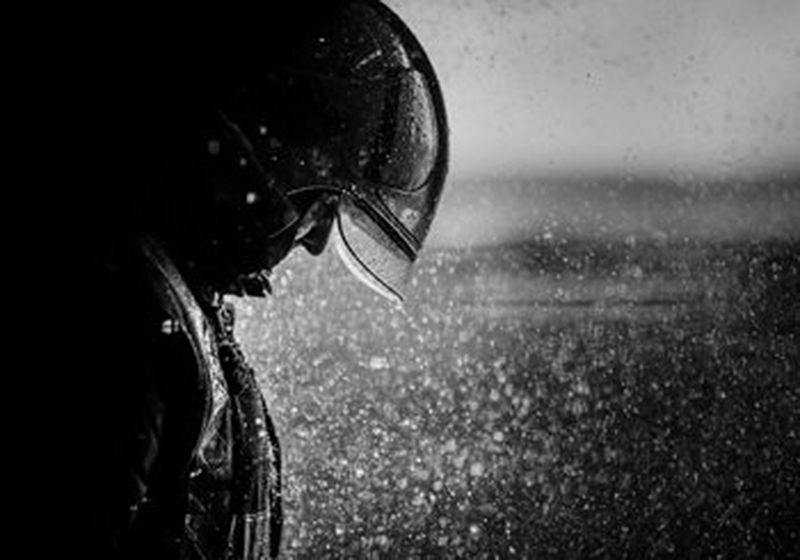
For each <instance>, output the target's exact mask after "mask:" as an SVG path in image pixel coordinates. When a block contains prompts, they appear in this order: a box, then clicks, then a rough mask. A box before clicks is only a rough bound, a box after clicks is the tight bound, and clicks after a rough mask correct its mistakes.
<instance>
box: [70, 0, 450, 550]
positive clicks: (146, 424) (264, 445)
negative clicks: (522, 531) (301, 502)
mask: <svg viewBox="0 0 800 560" xmlns="http://www.w3.org/2000/svg"><path fill="white" fill-rule="evenodd" d="M295 5H296V6H297V7H296V8H294V9H287V10H282V11H280V12H277V11H275V12H273V13H272V14H271V17H270V18H267V19H266V20H261V19H259V18H252V17H251V14H238V15H236V16H234V19H235V21H236V25H235V26H233V27H232V28H233V29H236V31H237V32H236V34H235V36H233V37H230V38H228V37H225V38H224V39H223V38H222V36H221V35H216V36H214V37H215V40H213V41H212V40H206V35H204V34H203V32H202V31H200V32H199V33H196V34H195V35H196V36H194V37H193V38H192V40H191V41H189V40H187V41H185V42H184V43H183V45H189V46H191V48H187V47H184V46H178V47H175V48H170V49H166V48H163V47H164V45H163V44H161V43H159V42H158V40H157V39H155V38H154V37H153V36H147V35H146V34H142V35H141V36H140V37H138V39H139V43H136V44H137V48H136V49H130V50H128V49H120V52H119V53H116V54H117V59H116V60H117V62H118V63H119V62H120V61H124V62H125V64H124V65H118V66H124V67H125V68H126V71H125V72H123V73H114V72H110V73H109V74H104V75H103V77H102V78H101V79H97V78H96V79H94V80H93V82H92V83H93V85H95V86H98V85H102V86H103V87H102V88H100V91H99V92H94V93H95V94H96V95H97V99H101V98H102V102H100V101H98V103H97V104H93V105H92V104H87V107H90V109H91V115H87V116H86V121H85V122H86V123H87V126H89V127H90V128H89V129H88V130H89V132H87V133H86V135H87V137H89V136H91V137H94V138H96V140H97V143H98V144H99V145H98V146H97V147H96V148H95V149H94V150H93V152H92V153H91V154H88V155H87V157H89V159H90V161H91V162H92V169H93V171H92V173H91V174H90V175H89V176H88V177H87V179H86V181H85V183H86V185H87V186H86V188H85V192H86V193H88V195H87V199H86V200H91V202H92V203H93V206H91V209H89V208H90V207H89V206H86V207H85V210H84V211H83V213H82V214H80V215H81V220H79V221H82V222H83V223H81V224H80V229H81V232H82V233H83V234H85V235H83V236H82V237H80V239H81V243H78V244H77V245H79V246H81V247H82V253H83V254H82V258H83V260H78V261H76V262H80V263H81V266H80V267H78V266H77V265H76V264H74V262H73V264H72V266H71V269H72V270H73V271H75V272H74V274H75V275H76V276H77V278H78V281H77V282H75V283H74V284H75V287H74V289H75V291H76V293H75V296H76V298H75V299H76V301H80V302H86V301H93V302H99V303H95V304H94V305H93V306H92V312H91V313H86V312H83V313H82V312H81V311H83V310H81V309H76V310H73V311H75V313H73V314H72V315H75V316H76V317H75V320H74V324H73V328H72V329H70V330H71V332H70V333H67V335H66V336H68V337H72V338H69V340H70V341H71V342H74V344H82V343H84V341H87V340H90V341H91V353H90V354H91V359H90V360H85V361H84V362H85V363H83V364H82V366H83V370H82V372H81V375H80V376H79V379H78V380H77V381H76V388H75V393H76V396H75V405H74V406H75V408H76V409H78V410H79V411H81V412H78V413H77V416H76V418H75V421H76V422H77V423H78V430H77V431H76V432H77V433H80V434H81V436H80V438H78V439H79V441H77V442H75V444H74V445H75V447H76V449H75V450H74V452H75V454H76V456H77V457H80V458H81V468H80V469H79V471H80V472H79V474H78V475H77V480H73V481H72V482H71V484H72V485H74V488H75V489H76V490H77V492H76V495H77V496H78V498H77V499H78V500H79V501H80V503H81V507H82V508H83V510H82V512H83V513H85V515H84V516H83V517H82V518H81V522H80V523H79V525H80V526H79V527H78V528H77V529H76V536H77V537H78V538H79V539H81V540H82V546H83V547H84V549H83V552H84V554H82V557H86V556H87V554H86V553H87V552H89V551H91V552H96V553H97V554H98V555H103V556H105V557H115V555H116V556H119V557H174V558H263V557H266V556H267V555H271V556H274V555H276V554H277V551H278V544H279V539H280V527H281V513H280V452H279V448H278V443H277V438H276V437H275V431H274V428H273V426H272V422H271V420H270V417H269V414H268V412H267V410H266V406H265V404H264V400H263V398H262V396H261V394H260V391H259V388H258V386H257V384H256V381H255V376H254V372H253V370H252V368H250V367H249V366H248V364H247V363H246V361H245V358H244V356H243V354H242V352H241V350H240V349H239V347H238V345H237V343H236V341H235V340H234V338H233V334H232V330H233V328H232V314H231V310H230V309H231V308H230V307H229V306H228V305H226V304H225V300H224V296H225V295H227V294H233V295H239V296H241V295H249V296H264V295H265V293H267V292H271V286H270V283H269V274H270V272H271V270H272V269H273V267H275V266H276V265H277V264H278V263H279V262H280V261H281V260H282V259H283V258H284V257H285V256H286V255H287V254H288V253H289V251H291V250H292V248H294V247H297V246H303V247H305V248H306V249H307V250H308V251H309V252H310V253H311V254H313V255H318V254H319V253H320V252H322V250H323V249H324V248H325V246H326V244H327V240H328V238H329V236H330V235H333V236H334V239H335V242H336V246H337V249H338V251H339V254H340V255H341V256H342V258H343V259H344V261H345V263H346V264H347V266H348V268H349V269H350V270H351V271H353V272H354V273H355V274H356V276H357V277H358V278H359V279H361V280H362V281H364V282H365V283H366V284H367V285H369V286H370V287H371V288H373V289H375V290H376V291H378V292H380V293H382V294H384V295H385V296H387V297H389V298H392V299H399V298H401V293H402V292H401V290H402V286H403V284H404V282H405V281H406V280H407V278H408V275H409V272H410V269H411V266H412V264H413V263H414V261H415V260H416V258H417V255H418V253H419V251H420V249H421V247H422V243H423V241H424V239H425V237H426V235H427V232H428V229H429V227H430V224H431V220H432V219H433V216H434V213H435V210H436V206H437V203H438V200H439V197H440V194H441V191H442V187H443V184H444V180H445V175H446V171H447V161H448V144H447V135H448V129H447V123H446V117H445V110H444V103H443V99H442V95H441V92H440V89H439V84H438V81H437V78H436V75H435V73H434V71H433V68H432V66H431V64H430V62H429V60H428V58H427V56H426V54H425V52H424V51H423V49H422V47H421V46H420V45H419V43H418V42H417V40H416V39H415V38H414V36H413V35H412V34H411V32H410V31H409V30H408V28H407V27H406V26H405V25H404V24H403V22H402V21H401V20H400V19H399V18H398V17H397V16H396V15H395V14H394V13H393V12H391V11H390V10H389V9H388V8H386V7H385V6H384V5H383V4H380V3H379V2H378V1H377V0H342V1H338V2H333V1H330V2H327V3H321V4H320V3H313V10H312V9H311V6H312V3H309V2H305V3H303V2H297V3H295ZM256 20H257V21H256ZM215 24H216V25H217V26H218V27H227V26H228V22H225V23H223V22H221V21H218V22H215ZM125 41H126V39H123V40H119V39H118V43H120V44H123V43H124V44H126V45H127V43H125ZM153 45H157V46H158V47H159V48H155V49H152V52H153V53H157V54H153V55H148V53H150V52H151V51H150V50H149V49H150V48H151V47H153ZM138 46H141V48H138ZM106 54H107V53H106ZM101 94H102V95H101ZM112 109H113V111H114V113H113V114H117V115H119V114H121V115H122V116H121V117H120V118H117V119H113V120H107V119H106V114H107V112H108V113H110V112H111V110H112ZM112 140H113V142H112ZM143 161H147V162H148V165H145V166H143V165H142V162H143ZM120 169H124V170H131V169H136V171H131V172H129V173H127V175H125V174H124V173H119V171H118V170H120ZM106 172H107V173H106ZM112 186H113V187H114V188H112ZM80 205H81V204H80V203H78V204H75V206H80ZM87 332H91V333H92V335H91V337H86V336H85V335H86V333H87ZM79 341H80V342H79Z"/></svg>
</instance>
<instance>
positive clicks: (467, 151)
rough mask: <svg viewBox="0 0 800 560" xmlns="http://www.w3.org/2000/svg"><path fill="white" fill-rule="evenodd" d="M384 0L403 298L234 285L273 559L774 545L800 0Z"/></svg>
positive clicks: (798, 169)
mask: <svg viewBox="0 0 800 560" xmlns="http://www.w3.org/2000/svg"><path fill="white" fill-rule="evenodd" d="M387 3H388V4H389V5H390V6H391V7H392V8H393V9H395V10H396V11H397V12H398V13H399V14H400V16H401V17H402V18H403V19H404V20H405V21H406V22H407V23H408V25H409V26H410V27H411V29H413V30H414V31H415V33H416V34H417V36H418V38H419V39H420V40H421V42H422V43H423V44H424V45H425V46H426V49H427V50H428V53H429V55H430V57H431V59H432V61H433V63H434V66H435V67H436V68H437V70H438V72H439V76H440V79H441V81H442V87H443V89H444V94H445V99H446V101H447V103H448V108H449V117H450V124H451V138H452V164H451V175H450V179H449V182H448V185H447V187H446V190H445V195H444V198H443V200H442V203H441V207H440V213H439V216H438V218H437V221H436V222H435V224H434V229H433V231H432V234H431V238H430V239H429V243H428V244H427V248H426V251H425V252H424V253H423V256H422V258H421V260H420V262H419V263H418V267H417V273H416V275H415V277H414V278H413V280H412V283H411V285H410V286H409V288H408V290H407V294H406V295H407V302H406V304H405V305H404V306H403V307H402V308H397V307H394V306H392V305H391V304H389V303H388V302H385V301H383V300H381V299H380V298H379V297H378V296H374V295H373V294H371V293H368V292H367V291H366V290H364V289H362V288H361V287H360V286H359V285H358V284H357V282H356V281H355V280H354V279H352V278H350V277H349V276H348V274H347V272H346V271H345V270H344V267H343V266H341V265H340V264H339V262H338V261H337V260H336V257H335V256H334V255H331V254H329V253H326V254H325V255H323V256H322V257H321V258H318V259H313V258H311V257H309V256H307V255H304V254H295V255H293V256H292V257H291V258H290V259H289V261H288V262H287V263H286V264H285V265H284V266H282V267H281V268H280V269H278V270H277V271H276V276H275V282H274V283H275V286H276V288H277V291H276V295H275V297H274V298H271V299H269V300H266V301H260V300H242V301H239V302H237V304H238V307H239V314H238V316H239V319H238V330H239V334H240V335H241V337H242V339H243V340H244V342H245V345H246V349H247V352H248V354H249V355H250V357H251V359H252V360H253V362H254V363H255V364H256V366H257V368H258V369H259V371H260V372H262V373H261V375H262V376H261V381H262V384H263V388H264V391H265V394H266V396H267V400H268V402H269V404H270V409H271V412H272V415H273V417H274V419H275V421H276V424H277V427H278V431H279V435H280V437H281V439H282V442H283V446H284V447H283V456H284V461H285V473H284V475H285V485H286V488H285V507H286V516H287V522H286V532H285V540H284V551H285V552H284V556H285V557H287V558H304V557H310V556H314V557H370V558H371V557H375V558H384V557H398V558H415V557H463V558H530V557H558V558H563V557H581V558H583V557H600V558H604V557H609V558H620V557H636V558H639V557H652V556H680V557H685V556H689V557H708V556H717V555H718V556H722V557H730V556H735V557H764V556H771V557H792V556H795V557H796V556H797V554H800V550H798V547H800V545H799V544H798V543H800V531H799V530H798V528H797V523H796V520H797V519H798V517H800V350H798V348H799V347H800V343H799V342H798V337H799V336H800V330H799V329H798V327H800V304H799V303H798V301H799V300H798V296H800V155H799V154H800V152H798V146H800V34H798V33H797V32H796V29H797V27H798V25H799V24H800V4H798V3H797V2H794V1H792V0H764V1H762V2H758V3H754V2H750V1H744V0H689V1H677V0H674V1H669V0H663V1H655V0H653V1H649V0H648V1H640V0H611V1H607V2H602V3H599V2H590V1H586V0H572V1H564V2H554V1H552V2H551V1H546V0H538V1H537V0H531V1H526V0H494V1H489V0H486V1H477V0H475V1H470V0H437V2H426V1H425V0H387Z"/></svg>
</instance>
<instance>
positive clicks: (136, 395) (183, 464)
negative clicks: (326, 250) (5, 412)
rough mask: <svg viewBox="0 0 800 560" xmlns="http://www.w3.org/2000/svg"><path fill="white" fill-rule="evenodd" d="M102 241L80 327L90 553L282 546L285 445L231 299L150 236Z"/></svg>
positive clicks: (266, 550)
mask: <svg viewBox="0 0 800 560" xmlns="http://www.w3.org/2000/svg"><path fill="white" fill-rule="evenodd" d="M96 245H98V247H96V248H95V249H92V250H91V251H89V253H88V258H87V260H86V262H83V263H81V264H82V265H83V267H82V268H81V269H79V270H80V275H81V277H82V279H83V280H82V281H81V282H80V284H81V292H83V294H82V296H83V297H82V298H81V299H82V300H83V302H84V305H83V312H82V313H79V316H78V317H76V318H75V320H74V321H73V324H72V327H73V328H75V329H76V331H75V332H78V333H80V332H82V333H84V335H85V341H86V356H87V360H86V362H85V365H84V367H83V370H82V373H81V376H80V379H78V380H77V381H76V384H77V387H76V388H77V389H78V390H77V391H71V393H72V394H73V396H72V397H71V398H72V399H74V403H73V406H74V407H75V410H76V411H77V412H76V415H75V418H76V419H77V420H78V423H79V429H78V430H76V434H78V439H77V441H75V442H74V453H75V455H76V456H77V457H80V462H81V468H80V469H78V470H79V474H78V475H77V480H75V481H74V482H75V483H76V484H75V490H76V491H75V492H73V496H74V499H76V500H80V508H79V511H80V512H81V515H82V516H85V523H83V524H81V526H80V527H79V528H78V529H77V534H76V535H75V536H76V537H78V538H77V541H78V542H79V546H80V547H82V548H83V550H82V551H78V554H79V556H81V557H85V556H87V555H88V556H93V555H94V556H97V557H105V558H115V557H118V558H242V559H251V558H266V557H268V556H269V555H273V556H274V555H275V554H276V553H277V546H278V543H279V538H280V529H281V513H280V454H279V449H278V444H277V438H276V437H275V431H274V428H273V425H272V423H271V420H270V418H269V415H268V413H267V410H266V406H265V403H264V400H263V397H262V395H261V393H260V390H259V387H258V386H257V383H256V379H255V375H254V372H253V370H252V368H250V367H249V366H248V365H247V363H246V361H245V359H244V356H243V354H242V352H241V350H240V349H239V347H238V345H237V344H236V342H235V340H234V339H233V334H232V315H231V310H230V308H226V307H215V306H214V305H212V304H211V303H210V302H204V303H202V304H201V303H200V302H199V301H198V299H197V298H196V297H195V294H194V293H193V292H192V291H191V290H190V289H189V288H188V286H187V284H186V282H185V281H184V279H183V277H182V276H181V274H180V273H179V271H178V269H177V268H176V266H175V265H174V264H173V262H172V261H171V260H170V258H169V257H168V256H167V254H166V253H165V251H164V250H163V249H162V248H161V247H160V246H159V245H158V244H157V243H155V242H153V241H152V240H147V239H145V238H138V239H134V240H131V239H123V238H122V237H120V236H111V235H107V236H104V237H103V240H102V241H101V242H99V243H96ZM72 334H74V333H72ZM79 336H80V335H79Z"/></svg>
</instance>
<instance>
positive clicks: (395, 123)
mask: <svg viewBox="0 0 800 560" xmlns="http://www.w3.org/2000/svg"><path fill="white" fill-rule="evenodd" d="M314 7H315V9H314V10H308V9H302V8H301V9H296V10H286V11H285V12H284V11H281V12H280V13H276V14H274V17H272V18H270V21H269V22H267V23H265V22H263V21H258V22H257V24H253V22H250V23H249V24H248V23H245V24H244V27H245V28H246V31H242V32H241V33H237V36H236V38H234V39H232V40H226V44H224V45H217V44H212V45H211V47H210V50H211V51H212V52H211V53H210V55H209V60H210V61H213V62H210V63H209V67H210V68H213V71H209V72H208V76H209V77H210V79H209V83H208V84H205V87H207V89H208V91H210V92H211V94H210V95H209V96H208V101H207V102H204V105H205V106H204V107H203V113H204V115H205V117H204V118H203V119H200V120H199V121H198V123H199V124H198V123H194V124H193V126H195V127H196V130H195V132H194V133H193V134H192V135H191V138H192V140H191V141H190V142H188V144H187V145H186V148H185V151H184V153H183V154H182V156H181V158H179V159H180V160H181V161H182V162H184V164H182V165H181V166H180V167H181V176H180V177H176V179H175V181H176V183H172V184H171V186H170V187H168V189H169V190H170V192H173V193H176V192H177V193H178V196H177V197H173V199H174V200H173V202H174V205H173V206H174V207H175V211H176V212H180V208H185V204H184V203H186V202H187V201H188V202H190V203H191V204H190V206H191V211H190V212H188V215H186V216H183V217H181V219H178V220H174V219H173V220H172V223H174V224H175V228H174V230H173V232H172V234H173V236H174V237H175V236H177V237H180V238H182V239H183V240H188V239H191V243H184V245H187V246H188V245H191V250H187V251H186V252H187V254H189V256H190V258H191V260H192V263H193V266H195V268H196V269H198V270H199V271H201V273H202V274H204V275H205V276H206V277H207V278H209V279H210V281H212V282H213V283H214V284H215V286H216V287H217V288H218V289H221V290H223V291H225V290H227V291H234V292H240V293H241V292H244V293H250V294H257V293H258V292H259V291H260V290H261V288H260V283H259V282H258V281H257V280H256V279H257V278H260V277H263V273H264V271H267V272H269V270H270V269H271V268H272V267H273V266H275V265H276V264H277V263H278V262H279V261H280V260H282V259H283V258H284V257H285V256H286V255H287V254H288V252H289V251H290V250H291V249H292V248H293V247H295V246H298V245H302V246H304V247H305V248H306V249H307V250H308V251H309V252H311V253H312V254H319V253H320V252H321V251H322V250H323V249H324V247H325V245H326V243H327V240H328V237H329V235H331V234H332V235H333V236H334V238H335V241H336V245H337V248H338V249H339V252H340V254H341V256H342V257H343V259H344V260H345V262H346V264H347V265H348V267H349V268H350V269H351V270H352V271H353V272H355V273H356V274H357V275H358V276H359V278H360V279H362V280H364V281H366V282H367V283H368V284H369V285H370V286H371V287H373V288H375V289H377V290H378V291H380V292H382V293H384V294H385V295H389V296H390V297H400V288H401V286H402V284H403V283H404V282H405V280H406V279H407V276H408V273H409V271H410V267H411V265H412V263H413V262H414V261H415V259H416V258H417V255H418V252H419V250H420V248H421V246H422V243H423V240H424V239H425V237H426V235H427V233H428V229H429V227H430V224H431V220H432V219H433V216H434V213H435V211H436V206H437V203H438V200H439V197H440V194H441V191H442V186H443V183H444V180H445V175H446V171H447V160H448V143H447V134H448V131H447V122H446V117H445V109H444V103H443V99H442V94H441V91H440V89H439V84H438V81H437V78H436V75H435V73H434V71H433V68H432V66H431V64H430V62H429V60H428V57H427V56H426V54H425V52H424V51H423V49H422V47H421V46H420V44H419V43H418V42H417V40H416V39H415V38H414V36H413V35H412V34H411V32H410V31H409V30H408V28H407V27H406V26H405V25H404V24H403V22H402V21H401V20H400V19H399V18H398V17H397V16H396V15H395V14H394V13H393V12H391V11H390V10H389V9H387V8H386V7H385V6H384V5H382V4H380V3H379V2H377V1H375V0H345V1H340V2H326V3H314ZM220 53H225V55H224V56H223V55H220ZM211 77H213V78H211ZM187 161H188V162H190V165H188V166H187V165H185V163H186V162H187ZM187 169H191V171H189V172H188V173H189V177H188V179H189V180H188V181H187V176H186V175H187V173H186V172H187ZM175 184H181V185H183V186H182V187H181V188H177V189H176V187H175ZM173 216H174V214H173Z"/></svg>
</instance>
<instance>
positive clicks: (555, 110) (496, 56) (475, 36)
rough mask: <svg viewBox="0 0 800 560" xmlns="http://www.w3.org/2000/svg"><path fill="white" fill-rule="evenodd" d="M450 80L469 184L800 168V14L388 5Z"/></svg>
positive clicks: (727, 8) (442, 0)
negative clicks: (501, 176) (504, 175)
mask: <svg viewBox="0 0 800 560" xmlns="http://www.w3.org/2000/svg"><path fill="white" fill-rule="evenodd" d="M386 2H387V4H389V5H390V6H391V7H392V8H394V9H395V11H397V12H398V13H399V14H400V15H401V17H402V18H403V19H404V20H405V21H406V22H407V23H408V24H409V26H410V27H411V28H412V29H413V30H414V32H415V33H416V35H417V36H418V37H419V38H420V40H421V41H422V42H423V44H424V45H425V46H426V49H427V50H428V52H429V54H430V56H431V58H432V60H433V62H434V65H435V66H436V67H437V69H438V71H439V74H440V78H441V80H442V84H443V89H444V91H445V97H446V101H447V103H448V108H449V116H450V122H451V129H452V146H453V159H452V166H451V169H452V173H453V176H454V177H464V176H471V175H473V174H475V173H476V172H485V171H490V172H496V171H501V172H509V171H510V172H520V171H524V172H530V173H532V174H534V175H539V174H549V173H558V172H563V171H568V172H572V171H575V170H576V169H584V170H586V171H589V172H591V171H596V170H606V171H608V170H610V171H620V170H621V171H632V172H637V171H639V172H646V171H656V172H663V171H678V172H699V173H712V174H725V175H738V174H742V173H744V174H752V173H757V172H759V171H764V170H767V171H773V172H774V171H778V170H781V169H783V168H786V167H795V168H796V167H797V166H798V165H800V156H799V155H798V154H800V32H798V29H800V2H798V1H797V0H758V1H755V0H604V1H602V2H599V1H592V0H570V1H567V0H564V1H561V0H386Z"/></svg>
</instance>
